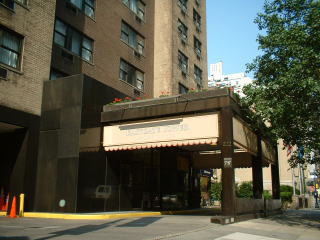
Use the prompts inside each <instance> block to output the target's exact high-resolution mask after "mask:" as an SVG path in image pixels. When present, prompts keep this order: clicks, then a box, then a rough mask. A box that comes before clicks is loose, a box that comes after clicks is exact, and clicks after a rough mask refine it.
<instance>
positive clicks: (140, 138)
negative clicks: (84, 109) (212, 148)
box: [103, 113, 219, 151]
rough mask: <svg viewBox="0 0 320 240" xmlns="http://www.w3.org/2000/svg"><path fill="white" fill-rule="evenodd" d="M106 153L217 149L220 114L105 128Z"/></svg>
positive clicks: (104, 143)
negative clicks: (179, 148) (189, 148)
mask: <svg viewBox="0 0 320 240" xmlns="http://www.w3.org/2000/svg"><path fill="white" fill-rule="evenodd" d="M103 136H104V138H103V146H104V149H105V151H116V150H133V149H146V148H158V147H173V146H174V147H177V146H190V145H217V142H218V138H219V123H218V114H217V113H212V114H208V115H200V116H180V117H178V118H176V117H173V118H165V119H156V120H149V121H137V122H131V123H123V124H115V125H112V126H107V127H104V133H103Z"/></svg>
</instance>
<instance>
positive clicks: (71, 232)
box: [12, 219, 123, 240]
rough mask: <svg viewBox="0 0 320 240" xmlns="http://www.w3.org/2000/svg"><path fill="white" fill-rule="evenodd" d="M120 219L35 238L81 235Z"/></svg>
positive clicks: (39, 239) (41, 239)
mask: <svg viewBox="0 0 320 240" xmlns="http://www.w3.org/2000/svg"><path fill="white" fill-rule="evenodd" d="M122 220H123V219H119V220H115V221H112V222H108V223H104V224H100V225H84V226H80V227H75V228H70V229H66V230H62V231H58V232H52V233H50V234H53V235H52V236H48V237H43V238H37V239H35V240H46V239H50V238H55V237H61V236H67V235H69V236H77V235H81V234H86V233H89V232H94V231H98V230H100V229H103V228H106V227H109V226H110V225H113V224H115V223H117V222H120V221H122ZM12 239H13V238H12Z"/></svg>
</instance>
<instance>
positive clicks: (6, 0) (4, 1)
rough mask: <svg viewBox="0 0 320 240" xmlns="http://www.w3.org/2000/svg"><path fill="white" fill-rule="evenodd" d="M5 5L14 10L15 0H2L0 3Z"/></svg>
mask: <svg viewBox="0 0 320 240" xmlns="http://www.w3.org/2000/svg"><path fill="white" fill-rule="evenodd" d="M1 4H2V5H4V6H6V7H7V8H10V9H11V10H14V0H0V5H1Z"/></svg>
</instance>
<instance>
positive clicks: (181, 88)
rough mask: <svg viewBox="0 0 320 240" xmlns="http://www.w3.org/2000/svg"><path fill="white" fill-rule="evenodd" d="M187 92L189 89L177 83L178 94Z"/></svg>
mask: <svg viewBox="0 0 320 240" xmlns="http://www.w3.org/2000/svg"><path fill="white" fill-rule="evenodd" d="M188 92H189V89H188V88H187V87H186V86H184V85H182V84H181V83H179V94H186V93H188Z"/></svg>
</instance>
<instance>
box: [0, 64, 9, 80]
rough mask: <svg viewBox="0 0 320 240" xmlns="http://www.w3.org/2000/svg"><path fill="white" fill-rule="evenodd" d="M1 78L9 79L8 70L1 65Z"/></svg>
mask: <svg viewBox="0 0 320 240" xmlns="http://www.w3.org/2000/svg"><path fill="white" fill-rule="evenodd" d="M0 79H4V80H7V79H8V70H7V69H5V68H2V67H0Z"/></svg>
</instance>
